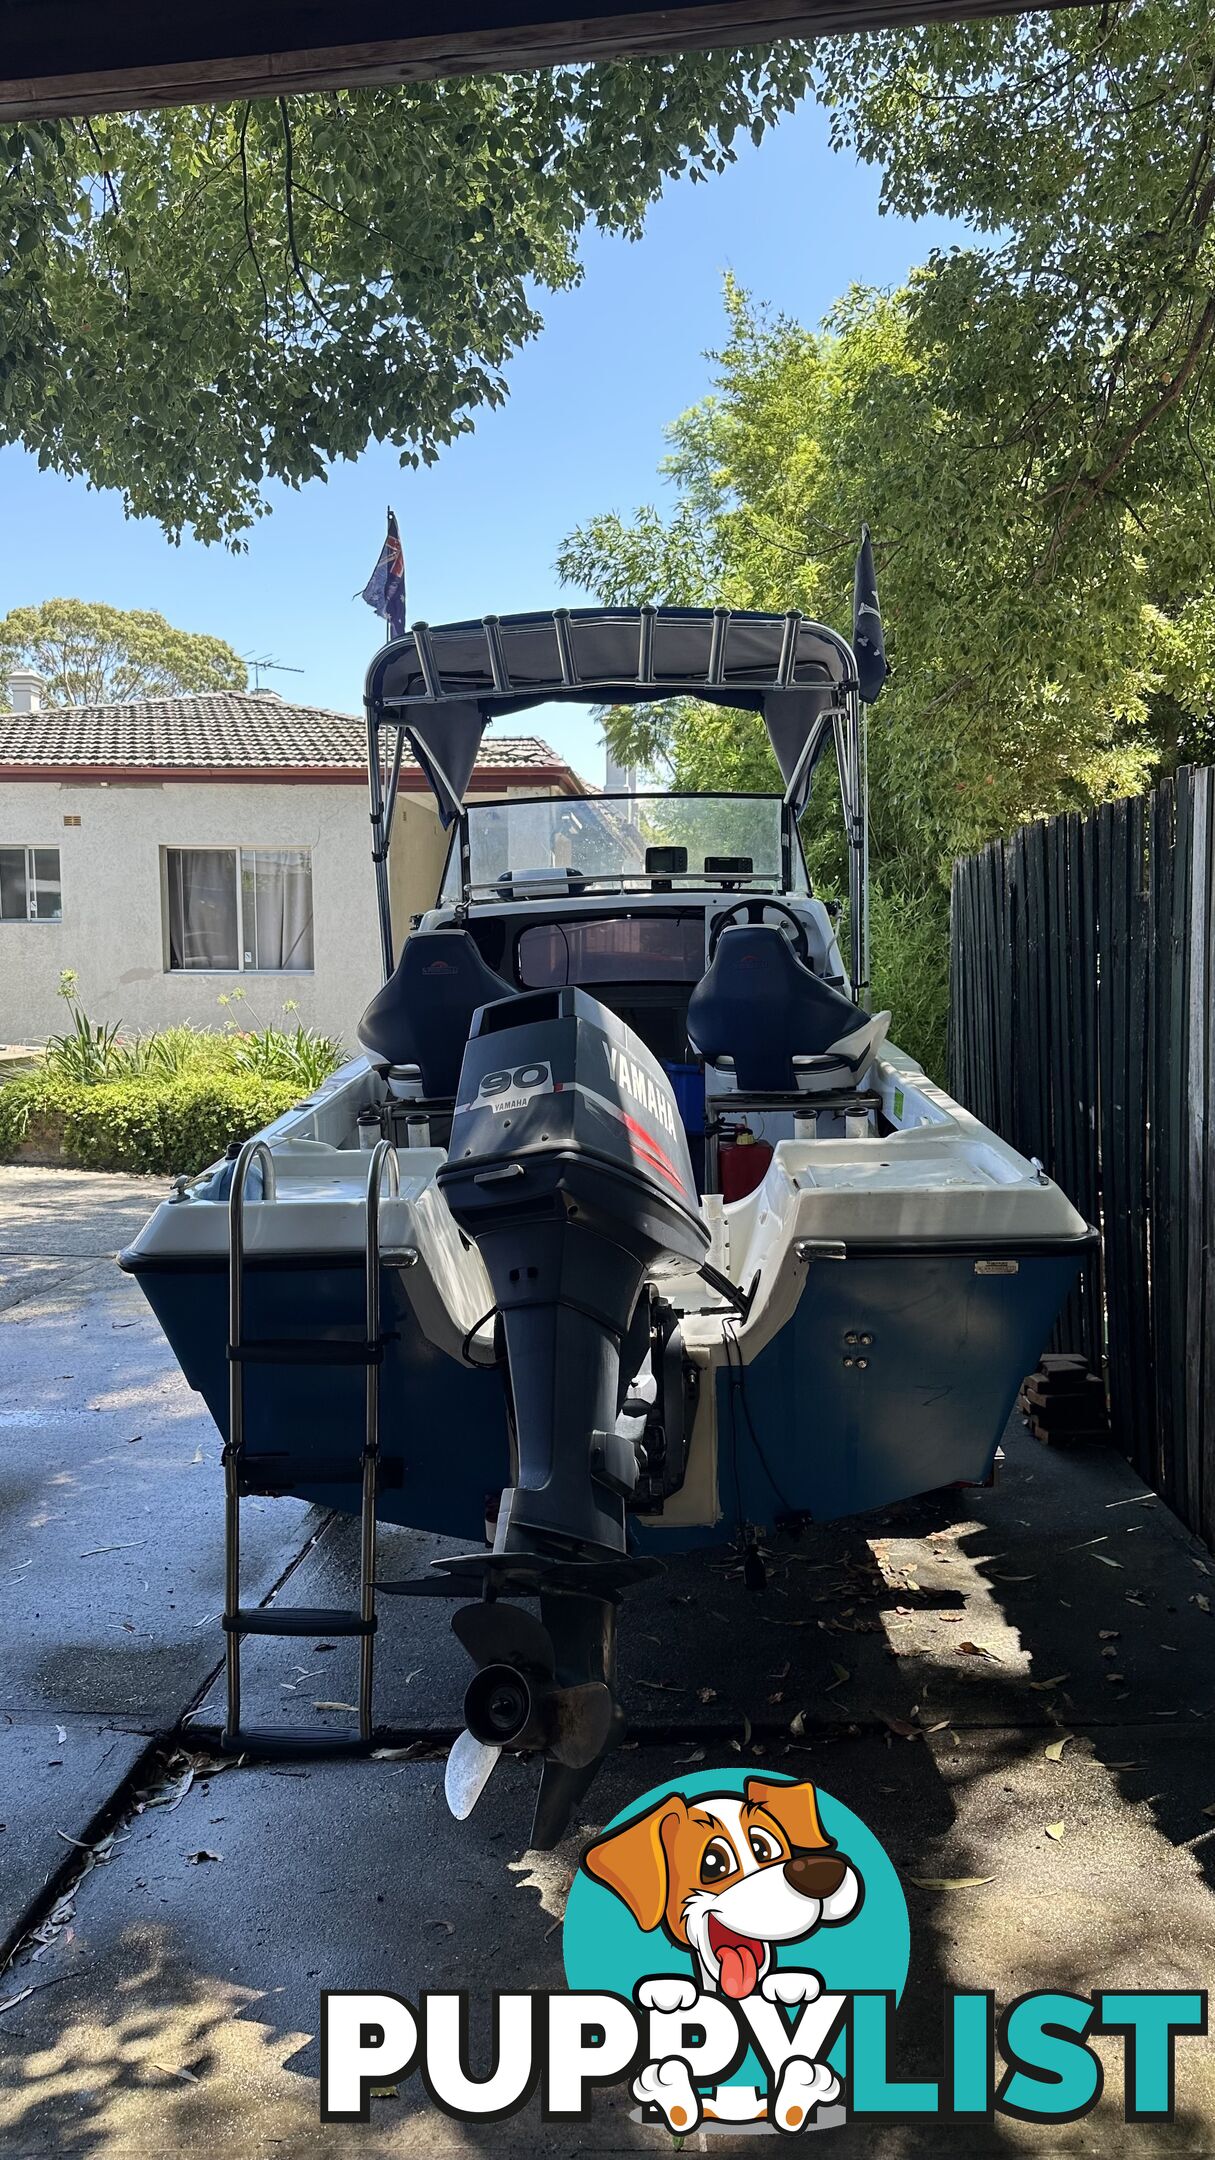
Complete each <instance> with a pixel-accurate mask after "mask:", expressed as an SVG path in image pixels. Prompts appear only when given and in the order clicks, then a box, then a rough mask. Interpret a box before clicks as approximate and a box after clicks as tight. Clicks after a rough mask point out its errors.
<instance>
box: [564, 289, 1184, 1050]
mask: <svg viewBox="0 0 1215 2160" xmlns="http://www.w3.org/2000/svg"><path fill="white" fill-rule="evenodd" d="M965 260H966V258H949V259H948V260H947V261H946V263H945V264H944V265H943V266H938V265H929V266H928V267H927V268H925V269H924V270H923V271H920V272H917V273H915V274H914V276H913V277H912V279H911V281H910V283H909V285H908V287H907V289H906V290H904V291H903V292H900V293H896V294H893V295H886V294H881V293H873V292H864V291H861V290H854V291H853V292H852V293H850V294H849V295H848V296H847V297H846V298H845V299H844V300H843V301H842V302H841V303H840V305H839V306H838V308H837V309H836V310H835V312H834V314H833V316H832V318H831V319H830V321H829V322H828V324H827V325H826V327H825V328H824V330H823V331H822V332H820V333H812V332H810V331H807V330H805V329H803V328H802V327H800V326H799V325H797V324H795V323H791V322H787V321H783V320H776V321H768V320H766V319H765V318H764V317H763V316H762V314H759V313H757V312H756V311H755V310H754V309H753V308H752V307H751V305H750V304H749V302H748V301H747V299H746V298H745V296H744V295H742V294H741V293H739V292H738V291H737V290H736V289H734V288H733V287H727V296H726V297H727V314H728V331H729V335H728V339H727V342H726V344H725V347H724V349H723V351H722V352H721V353H720V354H719V355H718V356H717V368H718V380H717V386H716V390H715V393H714V395H713V396H712V397H711V398H709V399H708V400H706V401H705V402H704V403H703V404H702V405H700V406H698V407H696V408H695V409H694V410H693V411H692V412H691V413H688V414H685V415H684V416H683V418H682V419H681V420H680V421H678V422H677V423H676V424H675V426H674V428H673V429H672V431H671V454H670V456H669V458H668V459H667V461H666V467H665V471H666V477H667V478H668V480H669V481H670V482H672V483H673V485H674V488H675V494H676V506H675V510H674V514H673V515H672V516H670V517H667V518H665V519H664V518H663V517H661V516H660V515H659V513H658V512H657V511H656V510H655V509H653V508H652V507H647V508H645V509H643V510H642V511H640V512H639V513H638V514H637V515H636V516H635V517H634V518H633V519H631V520H625V519H622V518H621V517H620V516H618V515H616V514H614V513H613V514H608V515H605V516H602V517H599V518H596V519H593V520H591V521H590V523H589V524H588V525H586V526H585V527H583V528H582V529H580V530H579V531H578V532H576V533H574V534H572V535H571V536H570V538H569V539H568V541H567V542H566V544H565V546H564V548H563V551H562V554H561V557H560V567H561V570H562V573H563V575H564V576H565V577H566V578H567V579H568V580H569V581H571V582H574V583H577V584H580V585H583V586H586V587H589V588H590V589H592V590H593V591H595V592H597V593H598V594H599V595H600V596H601V597H602V598H603V599H605V600H609V601H611V600H623V599H625V598H626V597H627V598H631V599H637V600H645V599H650V600H655V601H669V600H675V601H681V602H685V603H688V602H704V603H708V602H718V601H722V602H724V603H726V604H727V605H731V606H736V607H759V608H771V609H783V608H786V607H789V606H790V605H793V606H798V607H801V608H802V609H803V610H804V611H805V612H806V613H808V614H810V615H812V616H817V617H819V618H821V619H823V620H826V621H828V622H834V623H835V624H837V625H839V626H840V627H846V626H847V623H848V613H849V588H850V577H851V564H852V556H853V551H854V548H855V544H856V535H857V530H858V527H859V524H860V521H861V519H862V517H868V518H869V519H870V520H871V521H872V524H873V527H874V531H875V534H876V535H877V539H878V548H877V559H878V569H879V576H880V580H881V587H882V598H883V612H884V615H885V619H886V627H887V639H888V647H889V650H890V653H891V657H892V661H893V667H894V673H893V676H892V680H891V682H890V684H889V685H888V687H887V690H886V692H885V694H884V696H883V699H882V702H881V704H880V705H879V706H878V707H877V708H876V710H875V713H874V717H873V722H872V727H871V738H870V741H871V758H870V768H871V780H872V861H873V874H874V884H875V905H874V959H875V969H874V973H875V984H876V987H877V993H878V995H879V996H880V997H881V998H882V1001H883V1002H888V1003H890V1004H892V1005H893V1006H894V1007H895V1009H896V1014H897V1016H898V1024H899V1027H900V1030H901V1033H902V1036H903V1038H904V1039H905V1040H906V1041H907V1043H908V1046H909V1047H911V1048H913V1049H915V1050H916V1051H917V1052H918V1053H919V1054H920V1055H921V1056H923V1057H925V1060H926V1062H928V1063H929V1064H930V1065H932V1066H934V1067H936V1068H937V1069H938V1070H939V1069H940V1066H941V1062H942V1053H943V1037H944V1019H945V988H946V943H947V939H946V915H947V887H948V874H949V865H950V862H951V860H952V858H953V856H954V855H956V854H958V853H960V852H963V851H965V850H967V849H969V848H972V847H974V846H976V845H977V844H979V843H980V842H981V841H983V840H985V839H987V838H988V837H990V835H991V834H992V833H994V832H997V831H1002V830H1006V829H1008V827H1009V826H1011V825H1013V824H1015V823H1016V822H1017V821H1018V820H1020V819H1022V818H1025V817H1031V816H1034V815H1039V814H1045V813H1049V812H1052V811H1055V810H1058V809H1061V808H1064V807H1076V808H1083V807H1086V806H1087V805H1089V804H1090V803H1092V802H1094V801H1098V800H1101V799H1103V798H1105V797H1107V796H1109V795H1112V794H1117V793H1126V792H1130V791H1133V790H1136V789H1138V788H1140V787H1142V786H1143V785H1145V784H1146V783H1147V781H1148V780H1150V778H1151V777H1152V776H1153V774H1154V773H1155V772H1157V771H1158V770H1160V769H1161V768H1162V767H1165V766H1167V765H1168V764H1169V763H1170V762H1171V761H1172V760H1173V759H1175V757H1176V755H1177V753H1178V748H1179V745H1181V744H1184V743H1185V742H1186V741H1187V740H1196V739H1197V738H1198V737H1199V736H1200V735H1201V732H1202V729H1203V727H1204V726H1205V725H1207V723H1206V721H1205V715H1206V714H1208V713H1209V712H1210V711H1211V710H1212V707H1213V706H1215V587H1213V583H1212V577H1211V571H1210V569H1209V567H1208V566H1207V565H1209V562H1210V559H1211V548H1212V546H1213V545H1215V518H1213V516H1212V512H1211V508H1210V506H1209V504H1208V503H1207V501H1206V496H1205V488H1204V486H1203V482H1202V476H1201V469H1200V466H1199V464H1198V462H1197V461H1196V460H1195V459H1194V458H1193V457H1190V458H1188V459H1187V460H1186V461H1185V462H1179V463H1178V464H1177V465H1176V467H1175V468H1174V469H1173V470H1172V471H1171V472H1170V476H1169V477H1170V483H1171V489H1170V491H1166V490H1164V489H1163V488H1161V487H1160V486H1159V485H1158V483H1157V481H1156V480H1155V479H1153V480H1151V482H1150V485H1148V486H1145V488H1144V490H1143V493H1142V495H1141V497H1140V499H1139V500H1138V501H1131V500H1129V499H1127V500H1124V501H1123V502H1122V503H1121V504H1120V505H1119V506H1118V508H1117V511H1116V512H1113V511H1111V510H1110V509H1108V508H1107V506H1106V505H1105V504H1104V502H1103V501H1100V500H1098V499H1096V498H1094V500H1093V501H1092V502H1091V503H1090V504H1089V505H1088V508H1087V510H1086V519H1085V532H1084V538H1083V544H1081V542H1080V540H1079V539H1077V540H1076V541H1075V542H1074V543H1072V544H1069V545H1067V546H1064V547H1060V548H1059V549H1057V550H1055V551H1053V553H1052V552H1051V549H1050V537H1049V536H1050V532H1051V529H1052V527H1051V521H1052V519H1053V518H1055V517H1056V515H1057V511H1056V509H1055V507H1054V505H1053V502H1052V499H1051V498H1050V495H1049V486H1048V483H1047V481H1046V479H1045V476H1044V473H1043V470H1042V468H1041V467H1040V465H1039V463H1038V462H1037V461H1036V460H1035V459H1034V458H1033V457H1029V456H1027V453H1026V448H1025V444H1024V442H1023V440H1022V439H1021V437H1020V434H1019V432H1018V431H1017V430H1016V429H1015V428H1008V429H1007V431H1006V435H1005V436H1004V437H1001V436H1000V435H999V433H998V432H997V426H996V424H995V421H996V414H995V408H994V405H993V406H992V408H991V410H990V411H988V412H985V414H984V415H982V416H980V415H977V414H976V410H975V405H974V389H975V380H976V378H975V372H974V363H973V353H972V350H971V340H972V336H974V335H976V334H977V335H981V336H982V337H983V338H984V341H985V347H986V351H987V355H988V361H989V363H990V365H991V366H992V367H993V368H994V367H995V366H996V365H997V363H998V355H997V352H996V350H995V348H994V346H993V345H992V344H991V343H990V342H987V332H986V328H985V327H981V328H980V329H979V330H978V331H977V332H976V330H975V324H974V318H972V317H968V316H967V314H966V313H965V311H955V312H954V313H952V314H951V313H950V312H949V311H948V310H945V309H942V308H940V307H938V305H937V295H936V292H935V287H936V285H937V283H938V281H939V280H940V279H942V278H945V279H947V280H949V281H951V282H954V283H955V289H956V280H957V278H958V276H959V271H958V267H957V266H958V263H959V262H960V261H965ZM1028 304H1029V305H1031V306H1034V305H1036V302H1035V301H1034V300H1033V297H1032V296H1031V298H1030V301H1029V303H1028ZM1012 388H1013V385H1012V384H1010V385H1009V390H1010V397H1011V394H1012ZM1124 485H1125V482H1124ZM1192 529H1196V530H1197V532H1198V533H1199V535H1200V541H1199V552H1201V544H1202V543H1201V536H1203V535H1205V542H1206V547H1207V564H1204V565H1203V566H1202V575H1201V577H1200V576H1199V575H1198V574H1197V570H1198V566H1197V565H1196V564H1195V565H1193V567H1194V572H1195V574H1194V578H1193V582H1192V583H1191V581H1190V577H1189V575H1188V571H1189V568H1190V566H1191V564H1192V561H1193V558H1192V555H1191V553H1190V552H1189V545H1188V542H1187V553H1186V556H1185V565H1184V566H1183V567H1182V568H1181V569H1180V570H1179V567H1178V560H1177V551H1178V546H1179V536H1180V535H1182V534H1185V533H1189V532H1190V531H1191V530H1192ZM608 725H609V732H610V733H611V735H612V737H613V743H614V747H615V748H616V750H617V753H618V754H619V755H622V756H627V755H628V754H630V753H632V754H634V755H641V756H642V757H643V758H647V759H648V760H649V761H650V762H651V763H653V762H655V761H658V760H661V761H664V762H665V764H666V766H667V768H668V769H669V770H670V771H671V772H672V773H673V775H674V777H675V779H676V781H677V782H678V783H680V784H683V785H686V786H702V787H703V786H710V787H711V786H713V785H714V784H721V785H726V786H731V787H743V786H764V785H775V780H776V775H775V767H774V765H773V763H772V760H771V755H770V752H769V750H768V747H767V744H766V741H765V740H764V736H763V731H762V728H761V727H760V726H759V724H758V723H757V722H756V721H755V719H754V718H753V717H751V716H747V715H743V714H723V713H721V712H719V711H713V710H711V709H706V708H699V707H697V706H695V705H686V704H685V705H683V706H679V707H675V708H672V709H668V711H667V712H666V713H665V714H663V713H662V712H661V711H657V712H656V711H650V710H647V711H646V712H645V713H644V714H643V715H642V723H641V727H640V729H635V727H634V723H633V720H632V717H631V715H630V714H629V713H628V712H622V713H618V714H613V715H610V716H609V722H608ZM827 778H828V776H827V775H826V774H825V773H824V774H823V775H822V776H821V779H822V782H823V786H822V788H821V789H820V791H819V792H818V793H817V794H816V797H815V799H814V801H813V802H812V804H811V812H810V816H809V818H808V820H807V827H808V834H809V840H808V854H809V856H810V859H811V869H812V873H813V874H814V875H815V877H816V880H817V881H819V882H820V883H823V884H825V885H830V886H834V887H836V888H837V889H838V885H839V882H840V880H841V877H842V855H841V850H840V843H839V833H838V823H837V821H836V819H835V818H834V816H833V815H830V814H829V813H828V808H827V802H828V796H827Z"/></svg>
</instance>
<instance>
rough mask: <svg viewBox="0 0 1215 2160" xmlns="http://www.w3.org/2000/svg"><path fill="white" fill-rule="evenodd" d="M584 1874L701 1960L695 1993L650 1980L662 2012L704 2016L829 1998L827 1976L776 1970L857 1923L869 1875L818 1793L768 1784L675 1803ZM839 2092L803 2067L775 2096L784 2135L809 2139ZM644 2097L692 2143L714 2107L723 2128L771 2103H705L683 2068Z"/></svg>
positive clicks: (751, 1783) (797, 2063) (798, 2064)
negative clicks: (703, 2011)
mask: <svg viewBox="0 0 1215 2160" xmlns="http://www.w3.org/2000/svg"><path fill="white" fill-rule="evenodd" d="M583 1866H584V1867H585V1868H586V1870H587V1873H588V1874H589V1875H591V1876H592V1877H593V1879H594V1880H595V1881H596V1882H600V1883H603V1884H604V1885H605V1886H606V1888H607V1889H609V1890H612V1891H614V1892H615V1894H616V1896H617V1897H618V1898H621V1899H622V1900H623V1902H624V1904H625V1905H627V1907H628V1909H629V1911H630V1912H631V1913H632V1915H633V1918H634V1920H635V1921H636V1922H637V1925H638V1927H640V1928H642V1929H643V1930H645V1931H646V1932H647V1933H648V1932H650V1931H651V1930H655V1929H658V1928H661V1929H662V1930H663V1932H664V1933H665V1935H666V1936H667V1938H668V1940H669V1941H670V1942H672V1943H675V1944H677V1945H678V1946H679V1948H680V1949H683V1950H687V1951H689V1952H690V1953H691V1957H692V1963H693V1970H694V1973H695V1980H694V1982H693V1981H689V1980H686V1979H682V1978H677V1977H675V1976H671V1977H669V1978H668V1977H665V1976H664V1977H662V1978H654V1979H648V1980H645V1981H643V1982H642V1984H641V1988H640V1989H639V1991H638V1999H639V2001H640V2002H641V2004H642V2007H643V2008H649V2009H657V2010H668V2011H674V2010H683V2009H691V2007H692V2006H693V2004H694V2002H695V2000H696V1996H697V1993H698V1992H699V1993H700V1994H704V1995H713V1994H722V1995H725V1996H728V1997H729V1998H730V1999H731V2000H733V2001H734V2002H741V2001H743V2000H744V1999H745V1998H746V1997H747V1996H749V1995H752V1994H754V1993H755V1992H756V1991H757V1990H758V1992H759V1994H760V1996H761V1997H762V1999H763V2000H764V2001H765V2002H767V2003H776V2004H781V2003H783V2004H798V2003H800V2004H805V2003H810V2002H813V2001H815V2000H816V1999H817V1998H818V1997H819V1995H820V1994H821V1992H822V1983H821V1981H820V1979H819V1976H818V1974H817V1973H812V1972H804V1971H801V1970H799V1969H797V1968H791V1967H789V1966H785V1967H784V1968H782V1969H777V1968H776V1966H775V1962H774V1946H775V1945H776V1944H779V1943H791V1942H800V1941H801V1940H803V1939H804V1937H806V1936H807V1935H812V1934H813V1933H814V1931H815V1930H816V1929H817V1928H819V1927H832V1926H838V1925H839V1924H840V1923H841V1922H842V1921H845V1920H850V1919H851V1918H852V1917H853V1915H854V1914H855V1913H856V1912H857V1911H859V1909H860V1904H861V1900H862V1897H863V1896H864V1885H863V1883H862V1880H861V1877H860V1875H859V1873H858V1871H857V1869H856V1868H855V1867H854V1866H853V1864H852V1862H851V1861H850V1860H849V1859H847V1858H846V1856H845V1855H844V1854H843V1853H841V1852H838V1851H837V1850H836V1848H835V1845H834V1844H833V1842H832V1840H831V1839H830V1838H829V1837H827V1835H826V1833H825V1832H824V1830H823V1826H822V1823H821V1821H820V1819H819V1811H818V1797H817V1794H816V1793H815V1789H814V1787H813V1785H811V1784H808V1783H804V1784H800V1785H785V1784H777V1783H775V1782H772V1781H770V1780H766V1779H763V1778H755V1777H750V1778H748V1779H747V1780H746V1784H745V1787H744V1790H743V1792H742V1793H741V1794H739V1793H706V1794H702V1795H698V1796H697V1797H696V1798H695V1799H693V1800H691V1801H689V1800H686V1799H685V1798H684V1797H683V1795H682V1794H681V1793H678V1792H672V1793H669V1794H668V1795H667V1796H666V1798H665V1799H662V1800H660V1801H659V1802H658V1803H657V1805H656V1806H655V1807H652V1808H650V1809H649V1810H648V1811H647V1813H646V1814H644V1815H641V1816H638V1817H637V1819H636V1820H635V1821H633V1822H629V1823H625V1824H623V1825H622V1826H621V1827H620V1828H619V1829H617V1830H609V1831H608V1832H606V1833H605V1835H604V1836H603V1837H601V1838H597V1839H596V1840H595V1841H594V1843H593V1844H591V1845H590V1846H589V1847H588V1848H587V1851H586V1853H585V1854H584V1856H583ZM839 2089H840V2087H839V2080H838V2079H837V2078H836V2076H835V2074H834V2072H833V2071H831V2070H830V2069H829V2068H828V2067H827V2066H826V2064H822V2063H816V2062H811V2061H808V2060H807V2059H806V2058H804V2057H800V2056H794V2057H791V2058H790V2059H789V2060H788V2061H787V2062H786V2063H785V2065H784V2067H783V2069H782V2071H781V2074H780V2080H779V2084H778V2088H777V2092H776V2095H775V2104H774V2113H775V2117H776V2121H777V2124H778V2126H779V2127H780V2128H782V2129H797V2128H799V2127H800V2126H801V2124H802V2123H803V2122H804V2120H805V2118H806V2115H807V2114H808V2113H809V2112H810V2110H811V2109H812V2108H814V2107H817V2106H818V2105H820V2104H822V2103H823V2102H825V2101H829V2100H834V2099H835V2098H836V2097H837V2096H838V2094H839ZM633 2093H634V2097H635V2098H636V2099H639V2100H641V2101H643V2102H649V2103H651V2104H654V2105H657V2106H658V2107H660V2108H661V2109H662V2111H663V2113H664V2114H665V2115H666V2118H667V2121H668V2124H669V2125H670V2127H671V2128H672V2129H673V2130H681V2131H684V2132H687V2131H688V2130H691V2129H694V2128H695V2127H696V2125H697V2123H698V2122H699V2120H700V2118H701V2112H702V2107H703V2113H704V2114H705V2115H707V2116H709V2117H710V2118H712V2119H716V2120H721V2119H722V2118H723V2116H726V2115H729V2117H730V2118H732V2119H747V2118H750V2119H754V2117H756V2116H761V2115H764V2114H766V2113H767V2106H766V2101H765V2098H764V2096H763V2095H762V2094H761V2093H760V2092H758V2091H756V2090H755V2089H754V2088H751V2087H742V2088H739V2087H734V2088H729V2087H723V2088H720V2089H719V2091H717V2092H715V2093H711V2094H709V2095H708V2096H707V2097H704V2098H703V2100H702V2096H701V2095H699V2094H698V2093H697V2092H696V2091H695V2089H694V2088H693V2086H692V2084H691V2080H690V2078H689V2077H688V2074H687V2069H686V2066H685V2065H684V2064H683V2062H682V2061H681V2060H680V2058H678V2057H673V2058H669V2059H668V2060H667V2061H666V2062H663V2063H658V2064H650V2065H648V2066H647V2068H646V2069H645V2070H643V2071H642V2073H641V2075H640V2077H639V2078H637V2079H636V2080H635V2082H634V2086H633ZM727 2094H728V2095H729V2099H727Z"/></svg>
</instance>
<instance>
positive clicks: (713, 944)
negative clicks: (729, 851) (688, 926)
mask: <svg viewBox="0 0 1215 2160" xmlns="http://www.w3.org/2000/svg"><path fill="white" fill-rule="evenodd" d="M768 915H780V916H782V917H783V919H784V920H783V923H782V924H781V925H780V926H779V927H781V928H783V927H784V923H788V924H790V925H791V926H792V930H793V936H792V938H791V939H790V940H789V942H790V944H791V945H792V947H793V953H794V957H795V959H798V960H800V961H801V964H802V966H803V967H806V968H808V967H809V966H810V965H811V961H810V933H809V929H808V927H807V925H806V924H805V923H804V922H803V920H802V918H801V916H800V915H799V914H798V913H797V911H796V909H794V908H791V907H790V906H789V905H788V904H787V902H786V901H784V900H774V899H773V898H772V897H771V896H770V895H769V894H766V893H753V894H749V895H748V897H747V898H746V899H745V900H736V901H735V902H734V905H733V907H728V908H723V910H722V912H721V914H720V915H718V916H716V917H715V918H714V922H713V927H712V929H711V930H710V932H709V962H710V965H711V964H712V960H713V955H714V953H715V952H716V951H717V947H718V943H719V941H720V938H721V933H722V931H723V930H732V929H733V928H734V927H735V926H736V925H738V924H742V923H762V922H763V921H764V919H765V917H766V916H768ZM772 927H773V928H774V929H775V928H777V927H778V925H776V924H773V926H772Z"/></svg>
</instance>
